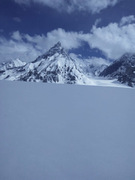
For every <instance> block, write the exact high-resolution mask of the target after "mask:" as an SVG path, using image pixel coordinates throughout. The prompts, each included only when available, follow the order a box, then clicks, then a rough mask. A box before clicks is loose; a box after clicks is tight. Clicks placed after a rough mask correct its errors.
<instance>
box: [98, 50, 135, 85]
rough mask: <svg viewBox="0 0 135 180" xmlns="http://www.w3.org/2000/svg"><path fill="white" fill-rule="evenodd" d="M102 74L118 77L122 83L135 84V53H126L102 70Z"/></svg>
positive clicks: (112, 77) (108, 76)
mask: <svg viewBox="0 0 135 180" xmlns="http://www.w3.org/2000/svg"><path fill="white" fill-rule="evenodd" d="M100 76H104V77H107V78H110V79H114V78H116V79H117V80H118V81H119V82H121V83H122V84H127V85H128V86H131V87H133V86H135V54H128V53H126V54H124V55H123V56H122V57H121V58H120V59H118V60H116V61H114V62H113V63H112V64H111V65H110V66H109V67H107V68H106V69H105V70H104V71H103V72H101V73H100Z"/></svg>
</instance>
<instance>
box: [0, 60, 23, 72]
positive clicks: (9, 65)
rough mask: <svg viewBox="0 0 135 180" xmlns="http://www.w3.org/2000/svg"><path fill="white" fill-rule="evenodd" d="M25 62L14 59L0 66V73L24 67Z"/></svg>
mask: <svg viewBox="0 0 135 180" xmlns="http://www.w3.org/2000/svg"><path fill="white" fill-rule="evenodd" d="M25 64H26V62H23V61H21V60H20V59H15V60H12V61H9V62H3V63H1V64H0V71H6V70H9V69H13V68H17V67H21V66H24V65H25Z"/></svg>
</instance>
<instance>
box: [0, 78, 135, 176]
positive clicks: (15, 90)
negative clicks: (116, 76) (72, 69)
mask: <svg viewBox="0 0 135 180" xmlns="http://www.w3.org/2000/svg"><path fill="white" fill-rule="evenodd" d="M134 107H135V91H134V89H130V88H106V87H92V86H91V87H90V86H77V85H76V86H75V85H74V86H71V85H56V84H55V85H54V84H44V83H25V82H17V81H14V82H10V81H0V179H1V180H134V179H135V170H134V168H135V153H134V152H135V111H134Z"/></svg>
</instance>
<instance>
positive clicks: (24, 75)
mask: <svg viewBox="0 0 135 180" xmlns="http://www.w3.org/2000/svg"><path fill="white" fill-rule="evenodd" d="M93 69H94V73H93ZM0 80H11V81H15V80H16V81H27V82H44V83H59V84H78V85H95V86H114V87H127V86H130V87H134V86H135V55H131V54H130V55H129V54H126V55H124V56H123V57H122V58H120V59H119V60H116V61H114V63H113V64H111V65H109V66H106V65H101V66H93V65H91V64H88V63H86V62H85V61H84V60H82V61H79V60H78V59H73V58H71V57H70V56H69V54H68V53H67V52H66V51H65V49H64V48H63V47H62V45H61V43H60V42H58V43H57V44H55V45H54V46H53V47H52V48H50V49H49V50H48V51H47V52H46V53H45V54H43V55H41V56H39V57H37V58H36V59H35V60H34V61H32V62H29V63H26V62H23V61H21V60H20V59H16V60H13V61H11V62H3V63H1V64H0Z"/></svg>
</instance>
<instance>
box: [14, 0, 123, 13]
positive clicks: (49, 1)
mask: <svg viewBox="0 0 135 180" xmlns="http://www.w3.org/2000/svg"><path fill="white" fill-rule="evenodd" d="M14 1H15V2H16V3H18V4H25V5H30V3H31V2H35V3H42V4H43V5H45V6H48V7H50V8H53V9H56V10H57V11H64V12H68V13H71V12H74V11H76V10H77V11H87V12H91V13H99V12H100V11H101V10H103V9H106V8H107V7H109V6H115V5H116V4H117V3H118V2H119V1H120V0H113V1H112V0H102V1H101V0H83V1H82V0H68V1H67V0H14Z"/></svg>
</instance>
